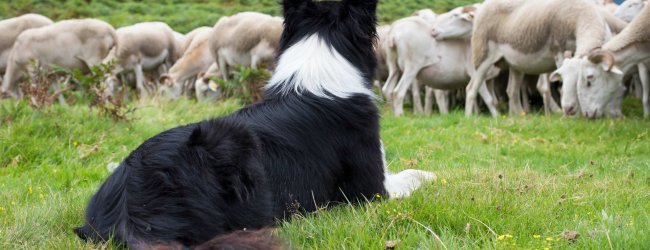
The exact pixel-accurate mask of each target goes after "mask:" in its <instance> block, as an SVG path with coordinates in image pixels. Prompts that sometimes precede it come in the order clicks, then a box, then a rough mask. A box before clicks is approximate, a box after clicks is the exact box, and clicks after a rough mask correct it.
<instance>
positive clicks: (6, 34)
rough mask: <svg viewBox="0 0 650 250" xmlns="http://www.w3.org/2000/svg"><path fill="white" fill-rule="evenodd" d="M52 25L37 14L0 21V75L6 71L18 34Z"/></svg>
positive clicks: (50, 21)
mask: <svg viewBox="0 0 650 250" xmlns="http://www.w3.org/2000/svg"><path fill="white" fill-rule="evenodd" d="M53 23H54V22H52V20H50V19H49V18H47V17H44V16H41V15H38V14H25V15H22V16H19V17H14V18H9V19H5V20H2V21H0V75H2V74H4V73H5V70H6V69H7V61H8V60H9V53H10V52H11V47H13V46H14V43H15V42H16V38H18V35H20V33H23V31H25V30H28V29H33V28H39V27H43V26H46V25H50V24H53ZM0 82H1V81H0Z"/></svg>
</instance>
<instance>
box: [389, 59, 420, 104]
mask: <svg viewBox="0 0 650 250" xmlns="http://www.w3.org/2000/svg"><path fill="white" fill-rule="evenodd" d="M410 68H412V67H406V69H407V70H405V71H404V73H403V74H402V78H400V80H399V82H398V83H397V88H395V89H394V90H393V112H394V113H395V116H401V115H403V114H404V97H405V96H406V92H407V91H408V90H409V88H410V87H411V85H413V84H414V81H415V77H416V76H417V73H418V72H417V71H415V70H411V69H410Z"/></svg>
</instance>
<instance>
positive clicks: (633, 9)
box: [614, 0, 648, 23]
mask: <svg viewBox="0 0 650 250" xmlns="http://www.w3.org/2000/svg"><path fill="white" fill-rule="evenodd" d="M647 2H648V0H627V1H625V2H623V3H622V4H621V5H620V6H618V9H617V10H616V12H615V13H614V15H616V17H618V18H620V19H621V20H623V21H625V22H628V23H629V22H632V20H633V19H634V17H636V16H637V15H638V14H639V12H641V10H642V9H643V7H645V5H646V4H647Z"/></svg>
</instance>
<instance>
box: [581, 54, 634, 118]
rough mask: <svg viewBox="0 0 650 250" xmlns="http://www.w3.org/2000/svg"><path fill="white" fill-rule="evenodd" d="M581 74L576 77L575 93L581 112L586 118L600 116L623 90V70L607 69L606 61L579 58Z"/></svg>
mask: <svg viewBox="0 0 650 250" xmlns="http://www.w3.org/2000/svg"><path fill="white" fill-rule="evenodd" d="M580 61H581V70H582V74H580V77H579V78H578V84H577V93H578V99H579V101H580V107H581V110H582V113H583V114H584V116H585V117H587V118H591V119H594V118H598V117H602V116H603V115H604V114H605V111H607V110H606V109H605V108H606V107H607V105H608V104H609V103H610V102H611V101H612V100H613V99H614V98H615V97H616V96H617V95H619V94H620V93H621V91H622V90H624V87H623V85H622V81H623V72H621V71H620V70H619V69H618V68H616V67H613V68H611V69H609V66H608V65H607V64H606V63H604V62H603V63H593V62H591V61H589V60H587V59H581V60H580Z"/></svg>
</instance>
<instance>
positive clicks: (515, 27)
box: [465, 0, 611, 116]
mask: <svg viewBox="0 0 650 250" xmlns="http://www.w3.org/2000/svg"><path fill="white" fill-rule="evenodd" d="M602 13H603V11H601V10H600V7H598V6H597V5H595V4H593V3H591V2H588V1H586V0H492V1H487V2H485V3H484V4H483V7H482V9H481V10H480V11H479V12H478V13H477V16H476V21H475V25H474V29H473V31H472V34H473V35H472V52H473V61H474V66H475V68H476V71H475V73H474V74H473V75H472V80H471V81H470V84H469V85H468V86H467V97H466V101H465V103H466V105H465V107H466V109H465V114H466V115H468V116H469V115H472V114H473V113H474V110H473V107H474V106H475V102H476V95H477V92H478V89H479V88H480V86H481V85H482V84H483V81H484V79H485V75H486V73H487V71H488V70H489V69H490V67H491V66H492V65H494V64H495V63H497V62H505V63H506V64H507V65H508V67H509V69H510V75H511V77H510V81H509V83H508V95H509V97H510V100H509V104H510V105H509V106H510V112H511V113H520V112H521V111H522V108H521V101H520V99H519V98H517V97H518V95H519V94H520V92H521V91H520V87H521V79H523V74H524V73H526V74H543V73H548V72H551V71H553V70H554V69H555V68H556V67H559V66H560V65H561V64H562V62H563V60H564V56H563V54H564V52H565V51H567V50H568V51H576V55H577V57H582V56H584V55H586V54H587V53H588V52H589V51H591V50H593V49H595V48H598V47H600V46H601V45H602V44H604V42H605V41H606V40H607V39H609V38H610V37H611V32H610V28H609V27H608V23H607V20H606V18H605V17H604V16H603V14H602ZM564 80H565V81H564V84H563V87H562V88H563V91H562V92H563V95H562V99H563V102H562V107H563V108H564V111H565V113H571V112H572V111H573V110H575V105H576V103H575V101H574V102H573V103H571V102H568V101H565V96H575V91H573V89H574V87H575V82H570V81H567V79H564ZM572 88H573V89H572Z"/></svg>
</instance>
